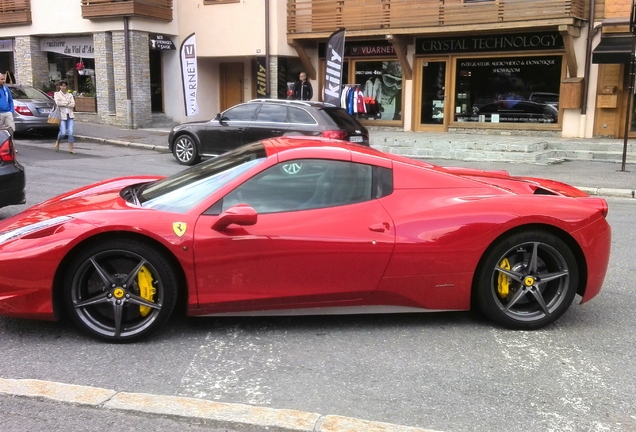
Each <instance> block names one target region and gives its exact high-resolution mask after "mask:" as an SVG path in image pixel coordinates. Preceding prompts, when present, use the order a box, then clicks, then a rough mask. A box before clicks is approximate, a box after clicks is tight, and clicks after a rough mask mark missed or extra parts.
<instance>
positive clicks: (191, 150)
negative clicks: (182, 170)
mask: <svg viewBox="0 0 636 432" xmlns="http://www.w3.org/2000/svg"><path fill="white" fill-rule="evenodd" d="M172 154H174V157H175V158H176V159H177V161H178V162H179V163H180V164H183V165H194V164H196V163H197V162H199V160H201V157H200V155H199V150H198V149H197V144H196V142H195V141H194V138H192V137H191V136H190V135H180V136H178V137H177V139H176V140H175V143H174V147H173V148H172Z"/></svg>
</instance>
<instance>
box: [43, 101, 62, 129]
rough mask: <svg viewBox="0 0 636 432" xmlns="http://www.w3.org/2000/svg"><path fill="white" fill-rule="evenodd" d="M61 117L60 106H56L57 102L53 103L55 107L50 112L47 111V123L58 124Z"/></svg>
mask: <svg viewBox="0 0 636 432" xmlns="http://www.w3.org/2000/svg"><path fill="white" fill-rule="evenodd" d="M61 118H62V116H61V115H60V107H59V106H57V104H56V105H55V108H53V109H52V110H51V112H50V113H49V118H48V120H47V121H46V122H47V123H51V124H57V125H59V124H60V119H61Z"/></svg>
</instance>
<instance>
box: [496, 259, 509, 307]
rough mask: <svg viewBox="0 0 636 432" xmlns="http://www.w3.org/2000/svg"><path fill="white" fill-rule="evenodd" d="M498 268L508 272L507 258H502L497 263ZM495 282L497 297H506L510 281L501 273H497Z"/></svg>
mask: <svg viewBox="0 0 636 432" xmlns="http://www.w3.org/2000/svg"><path fill="white" fill-rule="evenodd" d="M499 267H501V268H502V269H504V270H510V262H509V261H508V258H504V259H503V260H501V262H500V263H499ZM497 282H498V284H497V292H498V293H499V297H501V298H506V297H508V293H509V292H510V279H508V276H506V275H505V274H503V273H502V272H499V276H498V277H497Z"/></svg>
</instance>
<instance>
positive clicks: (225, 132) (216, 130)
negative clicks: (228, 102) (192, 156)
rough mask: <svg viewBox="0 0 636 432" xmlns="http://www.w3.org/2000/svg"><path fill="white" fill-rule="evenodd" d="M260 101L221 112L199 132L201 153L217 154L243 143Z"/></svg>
mask: <svg viewBox="0 0 636 432" xmlns="http://www.w3.org/2000/svg"><path fill="white" fill-rule="evenodd" d="M259 105H260V103H255V102H252V103H244V104H240V105H237V106H235V107H233V108H230V109H229V110H227V111H224V112H222V113H221V114H220V115H219V117H218V118H215V119H213V120H210V121H209V122H208V123H207V124H206V126H205V128H204V129H203V130H201V131H200V132H199V140H200V142H201V153H202V154H204V155H218V154H221V153H224V152H226V151H228V150H232V149H235V148H237V147H240V146H242V145H243V144H245V142H246V141H245V139H246V137H245V131H246V130H247V128H248V126H249V125H250V124H251V123H253V121H254V117H255V115H256V111H257V109H258V107H259Z"/></svg>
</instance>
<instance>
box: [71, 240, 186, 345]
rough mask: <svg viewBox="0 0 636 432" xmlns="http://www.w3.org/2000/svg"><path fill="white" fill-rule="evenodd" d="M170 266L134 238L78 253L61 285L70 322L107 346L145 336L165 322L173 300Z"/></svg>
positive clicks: (173, 278)
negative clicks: (103, 341)
mask: <svg viewBox="0 0 636 432" xmlns="http://www.w3.org/2000/svg"><path fill="white" fill-rule="evenodd" d="M177 286H178V284H177V277H176V275H175V273H174V271H173V270H172V265H171V264H170V262H169V261H168V260H167V259H166V258H165V257H164V256H163V255H162V254H160V253H158V252H157V251H156V250H155V249H153V248H151V247H149V246H147V245H146V244H144V243H142V242H139V241H136V240H108V241H103V242H100V243H97V244H95V245H93V246H91V247H89V248H88V249H86V250H84V251H83V252H82V253H80V254H79V256H78V257H77V258H76V259H75V260H74V261H73V262H72V264H71V266H70V268H69V271H68V272H67V276H66V278H65V281H64V292H63V296H64V304H65V306H66V310H67V311H68V313H69V316H70V318H71V320H72V321H73V323H74V324H75V325H76V326H77V327H79V328H80V329H82V330H84V331H86V332H87V333H89V334H90V335H92V336H94V337H96V338H98V339H102V340H106V341H110V342H130V341H136V340H139V339H142V338H145V337H147V336H148V335H150V334H151V333H153V332H155V331H156V330H158V329H159V328H161V327H162V326H163V325H164V324H165V323H166V322H167V321H168V318H169V317H170V315H171V314H172V311H173V309H174V306H175V304H176V301H177Z"/></svg>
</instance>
